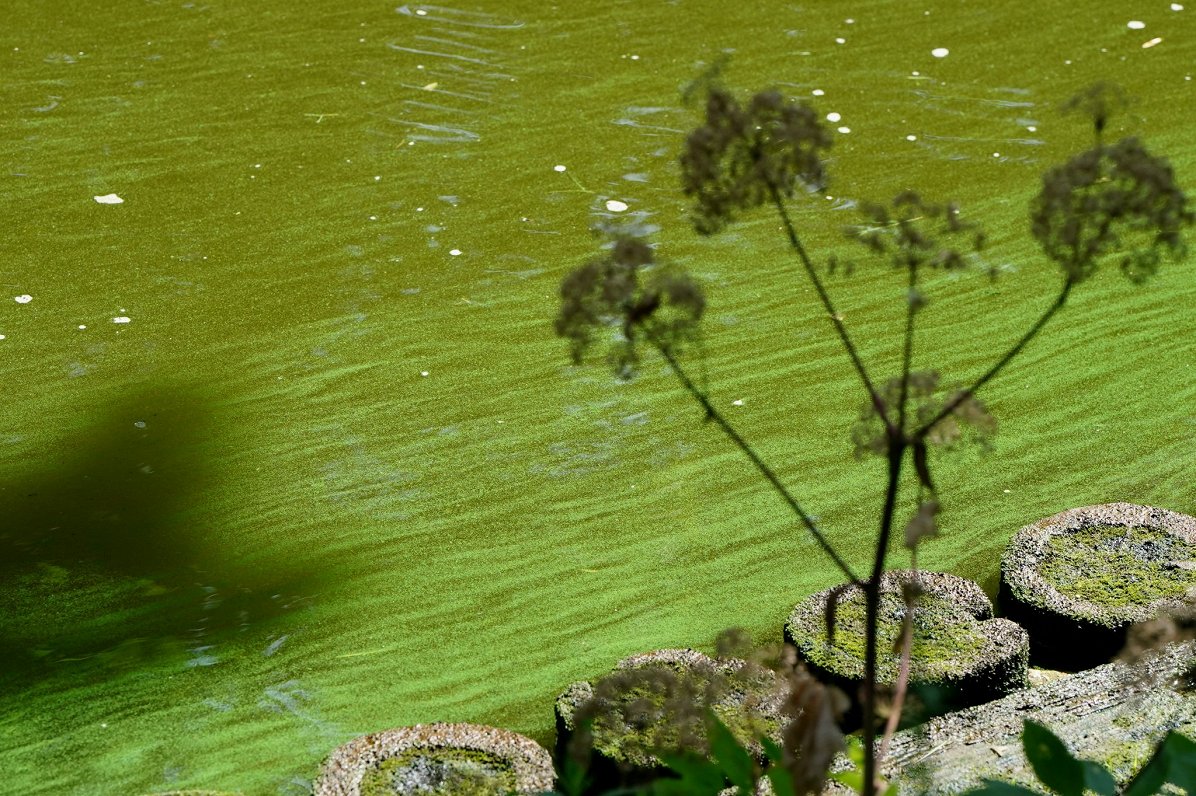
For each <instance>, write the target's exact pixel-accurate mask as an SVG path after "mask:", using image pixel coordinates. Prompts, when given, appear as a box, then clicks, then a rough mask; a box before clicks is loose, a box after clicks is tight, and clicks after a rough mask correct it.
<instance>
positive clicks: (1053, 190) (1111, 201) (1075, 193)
mask: <svg viewBox="0 0 1196 796" xmlns="http://www.w3.org/2000/svg"><path fill="white" fill-rule="evenodd" d="M1030 218H1031V229H1032V231H1033V233H1034V237H1035V238H1037V239H1038V241H1039V243H1041V244H1042V247H1043V250H1044V251H1045V252H1046V255H1047V256H1048V257H1050V258H1051V259H1052V260H1054V261H1055V262H1056V263H1058V264H1059V266H1060V267H1061V268H1062V269H1063V272H1064V275H1065V276H1066V278H1067V279H1068V280H1070V281H1072V282H1077V283H1078V282H1082V281H1084V280H1085V279H1087V278H1088V277H1090V276H1092V274H1093V273H1094V272H1095V271H1096V269H1097V265H1098V263H1099V261H1100V260H1101V259H1102V258H1103V257H1104V256H1105V255H1108V254H1110V253H1113V252H1117V253H1118V254H1117V256H1118V257H1119V258H1120V266H1121V270H1122V272H1123V273H1124V274H1125V275H1126V276H1127V277H1128V278H1129V279H1130V281H1132V282H1134V283H1141V282H1143V281H1145V280H1146V279H1147V278H1148V277H1150V276H1151V275H1153V274H1154V273H1155V271H1157V270H1158V263H1159V259H1160V257H1161V255H1162V254H1163V253H1165V252H1166V253H1169V254H1171V255H1172V256H1180V255H1182V254H1183V251H1184V246H1183V241H1182V239H1181V237H1180V233H1181V232H1182V230H1183V228H1184V227H1187V226H1191V225H1192V223H1193V222H1194V221H1196V214H1194V213H1193V211H1192V210H1191V208H1190V207H1189V206H1188V201H1187V197H1186V196H1185V195H1184V193H1183V191H1181V190H1180V188H1179V185H1178V184H1177V183H1176V181H1175V174H1174V172H1173V171H1172V169H1171V165H1170V164H1169V163H1168V162H1167V161H1166V160H1164V159H1163V158H1159V157H1155V156H1154V155H1152V154H1150V152H1148V151H1147V149H1146V147H1145V146H1144V145H1143V144H1142V142H1141V141H1139V140H1138V139H1136V138H1125V139H1122V140H1121V141H1118V142H1117V143H1116V144H1113V145H1111V146H1097V147H1094V148H1093V149H1089V150H1087V151H1086V152H1081V153H1080V154H1078V155H1076V156H1075V157H1073V158H1071V160H1069V161H1067V163H1064V164H1063V165H1062V166H1058V167H1056V168H1053V169H1051V170H1050V171H1048V172H1047V173H1046V174H1045V175H1043V178H1042V191H1041V192H1040V193H1039V195H1038V196H1037V197H1036V198H1035V199H1034V201H1033V203H1032V205H1031V212H1030Z"/></svg>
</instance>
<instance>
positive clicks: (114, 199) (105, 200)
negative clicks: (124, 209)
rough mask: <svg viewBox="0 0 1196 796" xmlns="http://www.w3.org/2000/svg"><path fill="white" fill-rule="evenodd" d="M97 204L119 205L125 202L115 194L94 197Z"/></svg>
mask: <svg viewBox="0 0 1196 796" xmlns="http://www.w3.org/2000/svg"><path fill="white" fill-rule="evenodd" d="M93 198H94V199H95V200H96V202H97V203H99V204H102V205H119V204H124V202H125V200H124V199H121V198H120V197H119V196H117V195H116V194H114V193H106V194H104V195H103V196H96V197H93Z"/></svg>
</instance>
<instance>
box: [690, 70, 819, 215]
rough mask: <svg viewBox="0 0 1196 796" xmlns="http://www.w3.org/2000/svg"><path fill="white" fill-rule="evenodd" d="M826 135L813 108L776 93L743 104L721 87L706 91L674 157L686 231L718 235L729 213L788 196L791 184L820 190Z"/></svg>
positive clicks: (765, 92)
mask: <svg viewBox="0 0 1196 796" xmlns="http://www.w3.org/2000/svg"><path fill="white" fill-rule="evenodd" d="M830 145H831V138H830V134H829V133H827V132H826V130H825V128H823V126H822V124H821V122H820V121H819V119H818V115H817V114H816V113H815V112H814V109H813V108H811V107H810V106H809V105H807V104H804V103H801V104H799V103H795V102H793V101H792V100H789V99H787V98H785V97H784V96H783V95H782V94H781V93H780V92H778V91H762V92H760V93H759V94H756V95H755V96H754V97H752V99H751V101H750V102H749V103H748V105H747V107H746V108H745V107H743V106H741V105H740V104H739V102H738V101H737V100H736V99H735V97H734V96H733V95H732V94H731V93H730V92H728V91H727V90H725V89H722V88H718V87H713V86H708V87H707V94H706V120H705V123H704V124H702V126H701V127H698V128H697V129H696V130H694V131H693V132H692V133H690V135H689V137H688V139H686V142H685V149H684V151H683V152H682V154H681V185H682V190H683V191H684V192H685V195H686V196H689V197H692V198H693V199H694V202H695V204H694V210H693V224H694V228H695V229H696V230H697V231H698V232H699V233H701V234H703V235H709V234H712V233H714V232H717V231H719V230H720V229H722V228H723V227H724V226H726V224H727V223H729V222H730V221H731V220H732V219H733V218H734V215H735V213H736V212H737V211H740V210H747V209H750V208H753V207H756V206H758V205H760V204H762V203H763V202H765V201H768V200H769V199H770V198H771V197H772V195H773V192H774V191H775V192H776V193H777V194H779V195H782V196H786V197H791V196H793V194H794V193H795V191H796V189H797V187H798V186H799V185H801V186H804V187H806V188H807V189H809V190H821V189H822V187H823V186H824V184H825V180H826V174H825V169H824V166H823V160H822V158H823V154H824V153H825V151H826V150H827V149H829V148H830Z"/></svg>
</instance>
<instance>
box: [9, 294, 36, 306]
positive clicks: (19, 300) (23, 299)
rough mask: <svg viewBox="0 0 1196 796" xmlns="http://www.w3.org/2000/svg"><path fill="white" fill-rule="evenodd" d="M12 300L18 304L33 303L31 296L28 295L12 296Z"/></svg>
mask: <svg viewBox="0 0 1196 796" xmlns="http://www.w3.org/2000/svg"><path fill="white" fill-rule="evenodd" d="M12 300H13V301H15V302H16V303H18V304H28V303H29V302H31V301H33V296H31V295H29V294H28V293H23V294H21V295H20V296H13V297H12Z"/></svg>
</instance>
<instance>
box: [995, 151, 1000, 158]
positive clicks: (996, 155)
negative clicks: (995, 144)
mask: <svg viewBox="0 0 1196 796" xmlns="http://www.w3.org/2000/svg"><path fill="white" fill-rule="evenodd" d="M993 157H994V158H999V157H1001V153H1000V152H994V153H993Z"/></svg>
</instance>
